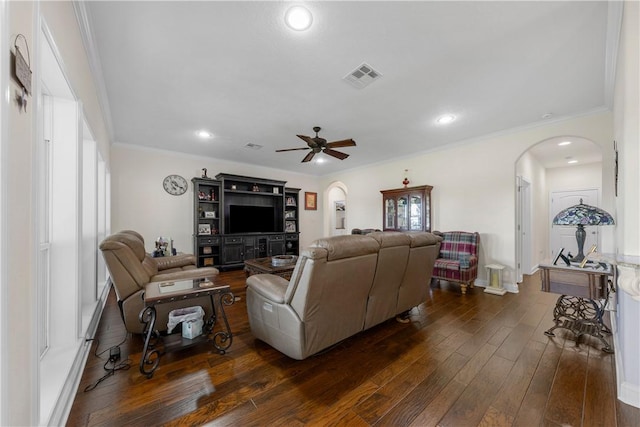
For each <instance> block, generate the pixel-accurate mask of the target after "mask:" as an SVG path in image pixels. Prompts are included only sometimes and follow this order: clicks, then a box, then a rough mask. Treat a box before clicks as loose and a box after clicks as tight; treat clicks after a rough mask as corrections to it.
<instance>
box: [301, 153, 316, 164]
mask: <svg viewBox="0 0 640 427" xmlns="http://www.w3.org/2000/svg"><path fill="white" fill-rule="evenodd" d="M315 155H316V153H315V152H313V151H311V152H309V154H307V155H306V156H304V159H302V162H300V163H305V162H309V161H311V159H313V156H315Z"/></svg>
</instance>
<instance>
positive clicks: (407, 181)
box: [402, 169, 410, 188]
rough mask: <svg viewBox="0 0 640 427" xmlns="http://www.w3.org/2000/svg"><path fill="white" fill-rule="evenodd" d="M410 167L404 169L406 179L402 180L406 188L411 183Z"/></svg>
mask: <svg viewBox="0 0 640 427" xmlns="http://www.w3.org/2000/svg"><path fill="white" fill-rule="evenodd" d="M409 182H410V181H409V169H405V170H404V179H403V180H402V184H403V185H404V188H407V186H408V185H409Z"/></svg>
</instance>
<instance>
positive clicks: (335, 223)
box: [324, 181, 349, 236]
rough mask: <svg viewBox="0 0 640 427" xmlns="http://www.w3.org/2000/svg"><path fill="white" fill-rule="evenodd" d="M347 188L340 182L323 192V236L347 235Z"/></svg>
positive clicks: (332, 184) (334, 183)
mask: <svg viewBox="0 0 640 427" xmlns="http://www.w3.org/2000/svg"><path fill="white" fill-rule="evenodd" d="M347 193H348V191H347V186H346V185H344V183H342V182H340V181H336V182H333V183H331V184H330V185H329V187H327V190H326V191H325V197H324V199H325V201H326V203H325V204H324V206H325V215H324V218H325V221H324V222H325V223H324V235H325V236H339V235H343V234H349V232H348V228H347V206H348V205H347Z"/></svg>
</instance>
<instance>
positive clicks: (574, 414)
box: [68, 271, 640, 427]
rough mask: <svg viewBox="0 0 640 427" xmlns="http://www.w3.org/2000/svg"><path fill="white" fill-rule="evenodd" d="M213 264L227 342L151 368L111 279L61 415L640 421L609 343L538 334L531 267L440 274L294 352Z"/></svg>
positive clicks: (73, 419) (538, 299) (196, 420)
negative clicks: (297, 356)
mask: <svg viewBox="0 0 640 427" xmlns="http://www.w3.org/2000/svg"><path fill="white" fill-rule="evenodd" d="M221 278H222V279H223V281H224V282H226V283H228V284H230V285H231V288H232V290H233V292H234V294H235V295H236V296H237V297H239V301H237V302H236V303H235V304H234V305H233V306H230V307H228V308H227V314H228V316H229V321H230V323H231V328H232V330H233V333H234V337H233V344H232V346H231V348H230V349H229V351H228V352H227V353H226V354H224V355H220V354H218V353H217V352H214V351H212V349H211V347H209V346H208V345H207V344H203V345H201V346H197V347H193V348H190V349H187V350H183V351H179V352H174V353H170V354H166V355H164V356H163V357H162V359H161V362H160V366H159V368H158V370H157V371H156V372H155V375H154V376H153V378H151V379H147V378H146V377H144V376H142V375H141V374H140V373H139V371H138V363H139V360H140V353H141V350H142V339H141V337H140V336H133V337H131V336H126V333H125V330H124V326H123V324H122V321H121V319H120V315H119V312H118V308H117V304H116V302H115V298H114V295H113V291H112V292H111V294H110V296H109V300H108V302H107V305H106V307H105V310H104V314H103V316H102V320H101V321H100V325H99V327H98V332H97V334H96V341H94V343H93V347H92V354H91V355H90V356H89V359H88V362H87V366H86V368H85V371H84V374H83V377H82V380H81V383H80V387H79V390H78V393H77V396H76V399H75V401H74V404H73V407H72V409H71V413H70V416H69V419H68V425H70V426H85V425H91V426H96V425H113V426H122V425H128V426H129V425H140V426H155V425H175V426H178V425H180V426H182V425H203V424H206V425H210V426H225V425H233V426H263V425H265V426H266V425H287V426H296V425H332V426H341V425H342V426H347V425H348V426H373V425H376V426H378V425H380V426H436V425H438V426H624V427H626V426H639V425H640V409H637V408H634V407H631V406H629V405H625V404H623V403H621V402H620V401H618V400H617V399H616V387H615V367H614V356H613V355H610V354H606V353H604V352H602V351H600V345H599V344H598V342H597V341H596V340H595V339H592V338H590V337H588V338H583V340H582V341H581V343H580V345H579V346H576V345H575V342H574V341H573V340H572V339H571V337H572V336H571V334H570V333H569V332H566V331H565V330H562V329H561V330H558V333H557V334H556V335H557V336H556V337H555V338H548V337H546V336H545V335H544V334H543V332H544V331H545V330H546V329H548V328H549V327H551V326H552V324H553V323H552V310H553V306H554V304H555V301H556V299H557V297H558V295H555V294H548V293H543V292H540V290H539V289H540V279H539V277H538V276H537V275H534V276H529V277H527V278H526V280H525V282H524V283H523V284H521V286H520V293H519V294H506V295H505V296H503V297H500V296H495V295H489V294H485V293H484V292H482V288H476V289H471V290H470V291H469V292H468V294H467V295H465V296H462V295H460V290H459V288H458V287H457V286H455V285H451V286H450V287H449V286H448V285H446V284H443V285H442V287H441V288H434V289H432V292H431V294H430V296H429V299H428V301H426V302H425V303H424V304H422V305H420V306H419V307H417V308H415V309H414V310H413V311H412V313H411V314H412V315H411V323H408V324H402V323H398V322H396V321H395V320H390V321H387V322H385V323H382V324H380V325H378V326H376V327H374V328H372V329H370V330H368V331H365V332H363V333H360V334H358V335H357V336H354V337H351V338H349V339H347V340H345V341H343V342H342V343H340V344H339V345H337V346H335V347H333V348H332V349H330V350H329V351H325V352H323V353H322V354H319V355H316V356H313V357H310V358H308V359H306V360H303V361H296V360H292V359H289V358H288V357H286V356H284V355H282V354H281V353H279V352H278V351H276V350H274V349H272V348H271V347H269V346H268V345H266V344H264V343H263V342H260V341H257V340H256V339H254V338H253V336H252V335H251V330H250V328H249V323H248V319H247V314H246V305H245V291H244V281H245V277H244V273H243V272H242V271H231V272H223V273H221ZM125 337H126V339H125ZM565 338H566V339H565ZM123 339H125V341H124V343H122V344H121V345H120V348H121V351H122V355H123V358H127V357H128V358H129V359H130V360H131V368H130V369H129V370H120V371H116V372H115V374H114V375H112V376H109V377H107V378H106V379H104V381H102V382H101V383H99V384H98V386H97V387H96V388H95V389H94V390H92V391H87V392H85V391H84V389H85V387H87V386H90V385H91V384H94V383H95V382H96V381H97V380H98V379H99V378H101V377H102V376H103V375H105V370H104V369H103V365H104V364H105V361H106V360H107V358H108V355H109V351H107V352H106V353H104V354H102V355H101V356H99V357H96V356H95V355H94V352H95V351H96V346H97V347H98V348H97V350H98V352H100V351H103V350H104V349H108V348H109V347H110V346H113V345H116V344H118V343H120V342H121V341H122V340H123Z"/></svg>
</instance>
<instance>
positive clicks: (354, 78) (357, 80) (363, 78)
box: [344, 62, 382, 89]
mask: <svg viewBox="0 0 640 427" xmlns="http://www.w3.org/2000/svg"><path fill="white" fill-rule="evenodd" d="M380 77H382V74H380V73H379V72H378V71H376V70H374V69H373V67H372V66H371V65H369V64H367V63H365V62H363V63H362V65H360V66H359V67H358V68H356V69H355V70H353V71H352V72H350V73H349V74H347V75H346V76H344V80H346V81H347V82H348V83H350V84H352V85H353V86H355V87H357V88H358V89H362V88H363V87H365V86H368V85H370V84H371V83H373V82H374V81H376V80H378V79H379V78H380Z"/></svg>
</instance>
